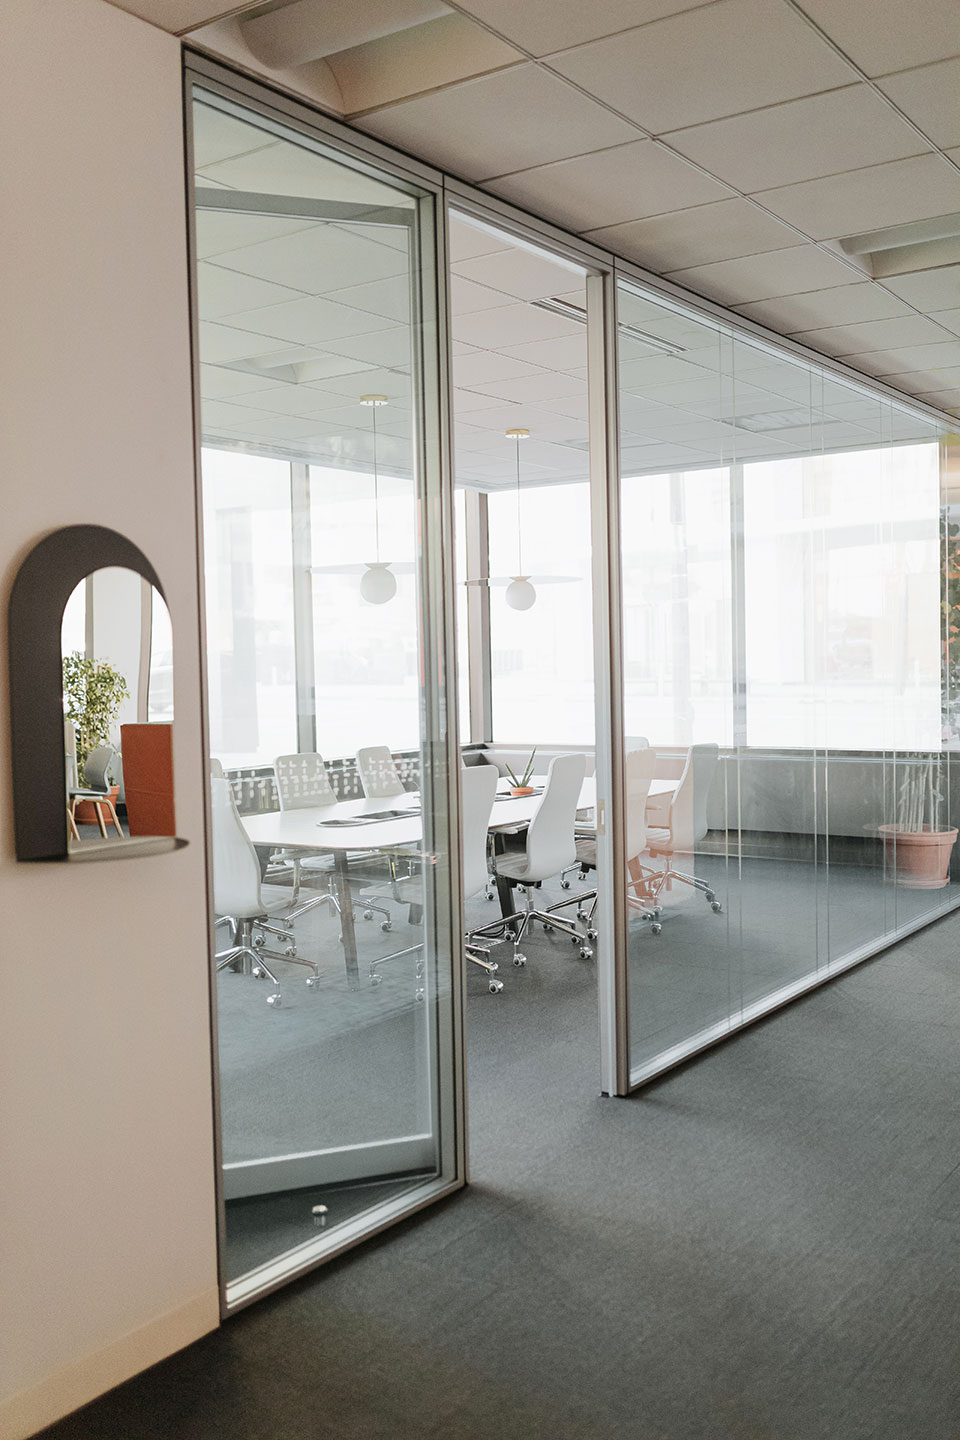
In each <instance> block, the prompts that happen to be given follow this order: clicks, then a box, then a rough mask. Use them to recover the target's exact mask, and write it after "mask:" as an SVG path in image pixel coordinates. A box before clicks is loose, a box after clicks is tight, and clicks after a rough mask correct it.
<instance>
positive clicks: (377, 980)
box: [370, 973, 383, 989]
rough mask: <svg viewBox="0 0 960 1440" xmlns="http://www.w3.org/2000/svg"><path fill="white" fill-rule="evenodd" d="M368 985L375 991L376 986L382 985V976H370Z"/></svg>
mask: <svg viewBox="0 0 960 1440" xmlns="http://www.w3.org/2000/svg"><path fill="white" fill-rule="evenodd" d="M370 984H371V985H372V986H373V987H374V989H376V987H377V986H378V985H382V984H383V976H382V975H379V974H376V973H375V974H373V975H371V976H370Z"/></svg>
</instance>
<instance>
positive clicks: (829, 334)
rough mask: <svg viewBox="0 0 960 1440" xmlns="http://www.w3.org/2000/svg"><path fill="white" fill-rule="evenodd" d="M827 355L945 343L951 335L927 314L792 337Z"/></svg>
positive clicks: (875, 321) (843, 326)
mask: <svg viewBox="0 0 960 1440" xmlns="http://www.w3.org/2000/svg"><path fill="white" fill-rule="evenodd" d="M793 339H794V340H799V341H800V343H801V344H803V345H809V346H810V347H811V349H813V350H822V351H823V353H824V354H825V355H834V356H836V355H856V354H859V353H861V352H864V351H867V350H893V349H896V348H898V347H899V346H903V345H924V344H934V345H935V344H938V343H940V344H942V343H943V341H945V340H948V339H949V337H948V336H947V335H945V334H944V333H943V331H942V330H941V329H940V327H939V326H938V325H935V324H934V323H933V322H932V321H931V320H928V319H927V318H926V316H924V315H904V316H901V317H900V318H899V319H896V320H871V321H869V322H868V323H866V324H864V325H834V326H830V327H828V328H826V329H822V330H804V331H801V332H800V333H799V334H795V335H794V336H793Z"/></svg>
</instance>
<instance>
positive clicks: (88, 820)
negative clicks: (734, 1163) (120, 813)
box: [74, 785, 120, 825]
mask: <svg viewBox="0 0 960 1440" xmlns="http://www.w3.org/2000/svg"><path fill="white" fill-rule="evenodd" d="M119 794H120V786H119V785H111V786H110V797H109V798H110V803H111V805H113V807H114V809H116V804H117V796H118V795H119ZM106 798H107V797H106V796H104V799H106ZM74 819H75V820H76V822H77V824H78V825H96V823H97V811H96V808H95V806H94V803H93V801H92V800H78V801H77V808H76V810H75V811H74Z"/></svg>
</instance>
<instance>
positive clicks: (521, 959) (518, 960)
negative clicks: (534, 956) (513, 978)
mask: <svg viewBox="0 0 960 1440" xmlns="http://www.w3.org/2000/svg"><path fill="white" fill-rule="evenodd" d="M513 963H514V965H517V966H520V965H526V963H527V957H526V955H519V954H517V955H514V957H513Z"/></svg>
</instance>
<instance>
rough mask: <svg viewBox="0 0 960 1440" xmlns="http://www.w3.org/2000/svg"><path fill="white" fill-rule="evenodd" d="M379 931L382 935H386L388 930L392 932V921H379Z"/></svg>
mask: <svg viewBox="0 0 960 1440" xmlns="http://www.w3.org/2000/svg"><path fill="white" fill-rule="evenodd" d="M380 929H381V930H382V931H383V933H384V934H386V933H387V931H388V930H392V929H393V921H392V920H381V921H380Z"/></svg>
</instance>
